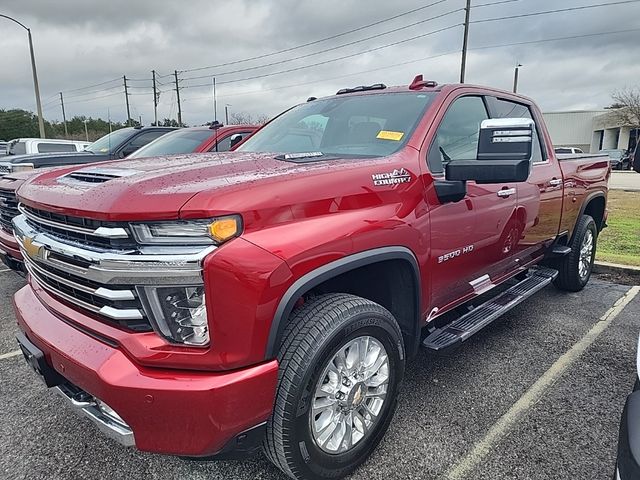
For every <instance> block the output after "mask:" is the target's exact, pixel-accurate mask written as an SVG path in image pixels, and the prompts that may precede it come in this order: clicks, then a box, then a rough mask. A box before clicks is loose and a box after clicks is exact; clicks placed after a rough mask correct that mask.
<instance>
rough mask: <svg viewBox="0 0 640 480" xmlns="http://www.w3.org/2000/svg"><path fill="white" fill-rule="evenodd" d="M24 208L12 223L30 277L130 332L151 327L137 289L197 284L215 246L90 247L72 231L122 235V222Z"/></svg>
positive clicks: (57, 295) (72, 303) (70, 302)
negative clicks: (203, 264) (115, 222)
mask: <svg viewBox="0 0 640 480" xmlns="http://www.w3.org/2000/svg"><path fill="white" fill-rule="evenodd" d="M28 208H29V207H26V206H24V205H19V210H20V212H21V214H20V215H18V216H17V217H16V218H15V219H14V221H13V224H14V231H15V236H16V239H17V240H18V244H19V245H20V250H21V252H22V254H23V257H24V261H25V267H26V269H27V271H28V272H29V274H30V277H31V282H33V284H36V285H38V286H40V287H41V288H42V289H43V290H45V291H47V292H48V293H49V294H50V295H52V296H53V297H54V298H57V299H58V300H59V301H61V302H62V303H66V304H68V305H69V306H70V307H72V308H76V309H79V310H81V311H84V312H87V313H88V314H89V315H90V316H93V317H94V318H96V319H97V320H100V321H103V322H105V323H107V324H112V325H116V326H119V327H123V328H126V329H128V330H131V331H134V332H149V331H153V330H155V331H157V325H156V324H155V323H154V322H153V321H152V319H151V318H150V315H151V314H152V313H149V311H147V310H146V306H145V304H144V303H143V302H142V301H141V299H140V297H139V295H138V289H139V288H142V287H145V286H147V285H152V286H162V285H167V286H176V285H198V284H201V283H202V260H203V259H204V258H205V257H206V256H207V255H208V254H209V253H211V252H212V251H213V250H215V248H216V247H215V246H209V247H206V248H202V247H198V246H193V247H187V246H163V247H162V248H157V247H144V246H141V245H137V244H135V247H134V248H132V249H130V250H129V249H122V248H118V247H110V248H109V247H105V248H94V245H89V244H88V242H84V243H82V241H78V238H79V237H78V235H79V234H82V235H87V236H88V237H89V238H91V239H93V238H95V237H100V235H98V234H96V231H99V230H100V229H103V230H102V231H101V232H98V233H100V234H102V235H105V234H110V235H114V234H127V232H128V230H125V228H126V229H128V227H126V226H123V225H117V226H116V224H108V223H105V222H99V221H95V220H91V219H80V218H75V217H67V216H65V215H60V214H56V213H53V212H42V211H40V210H36V209H33V208H31V209H29V210H27V209H28ZM63 222H65V223H63ZM96 227H97V228H96ZM53 229H55V230H53ZM122 240H124V241H129V237H128V236H127V237H126V238H124V239H122ZM131 242H133V240H131Z"/></svg>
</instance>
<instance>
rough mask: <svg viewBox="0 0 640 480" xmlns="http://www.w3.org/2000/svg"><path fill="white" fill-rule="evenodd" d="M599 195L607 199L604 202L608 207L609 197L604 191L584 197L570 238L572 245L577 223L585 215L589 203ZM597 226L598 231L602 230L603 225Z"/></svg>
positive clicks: (605, 206)
mask: <svg viewBox="0 0 640 480" xmlns="http://www.w3.org/2000/svg"><path fill="white" fill-rule="evenodd" d="M598 197H602V198H604V200H605V204H604V208H605V209H606V208H607V199H606V197H605V195H604V192H600V191H598V192H593V193H591V194H589V195H587V196H586V197H585V199H584V201H583V202H582V205H581V206H580V212H579V213H578V216H577V217H576V223H575V225H574V226H573V230H572V231H571V239H570V240H569V243H568V245H571V242H573V237H574V235H575V234H576V225H577V224H578V222H579V221H580V217H582V215H584V211H585V210H586V209H587V205H589V203H591V201H592V200H594V199H596V198H598ZM596 227H597V228H598V232H600V231H601V230H602V225H596Z"/></svg>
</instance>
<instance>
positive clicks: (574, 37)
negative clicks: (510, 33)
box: [469, 28, 640, 50]
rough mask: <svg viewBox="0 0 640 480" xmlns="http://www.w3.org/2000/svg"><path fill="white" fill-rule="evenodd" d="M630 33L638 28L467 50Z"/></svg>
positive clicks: (484, 48) (638, 30)
mask: <svg viewBox="0 0 640 480" xmlns="http://www.w3.org/2000/svg"><path fill="white" fill-rule="evenodd" d="M630 32H640V28H628V29H626V30H613V31H610V32H599V33H586V34H583V35H571V36H567V37H555V38H545V39H542V40H527V41H523V42H512V43H500V44H496V45H484V46H481V47H473V48H470V49H469V50H486V49H490V48H502V47H513V46H516V45H530V44H533V43H545V42H558V41H561V40H573V39H577V38H587V37H599V36H602V35H614V34H618V33H630Z"/></svg>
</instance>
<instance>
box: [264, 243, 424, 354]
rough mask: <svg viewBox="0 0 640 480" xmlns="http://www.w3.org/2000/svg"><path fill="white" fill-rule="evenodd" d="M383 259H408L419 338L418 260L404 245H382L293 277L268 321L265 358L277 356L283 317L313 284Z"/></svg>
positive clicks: (287, 316) (411, 347) (410, 348)
mask: <svg viewBox="0 0 640 480" xmlns="http://www.w3.org/2000/svg"><path fill="white" fill-rule="evenodd" d="M386 260H403V261H406V262H408V263H409V264H410V265H411V267H412V271H413V275H414V302H415V305H414V308H415V312H416V320H415V331H414V335H415V336H416V337H417V340H416V342H418V341H419V339H420V334H419V333H420V322H419V319H420V292H421V290H420V268H419V267H418V261H417V259H416V257H415V255H414V254H413V252H412V251H411V250H409V249H408V248H406V247H401V246H393V247H382V248H376V249H373V250H366V251H364V252H359V253H355V254H353V255H348V256H346V257H343V258H340V259H338V260H335V261H333V262H330V263H328V264H326V265H323V266H321V267H318V268H316V269H315V270H312V271H310V272H309V273H306V274H305V275H303V276H302V277H300V278H299V279H298V280H296V281H295V282H294V283H293V284H292V285H291V286H290V287H289V288H288V289H287V291H286V292H285V294H284V295H283V296H282V298H281V299H280V303H279V304H278V308H277V309H276V313H275V315H274V317H273V321H272V322H271V328H270V330H269V339H268V342H267V348H266V351H265V359H273V358H276V357H277V356H278V346H279V343H280V339H281V338H282V334H283V333H284V327H285V324H286V320H287V319H288V318H289V316H290V315H291V312H292V311H293V309H294V307H295V304H296V302H297V301H298V299H299V298H300V297H301V296H302V295H304V294H305V293H306V292H308V291H309V290H311V289H312V288H313V287H316V286H318V285H320V284H321V283H323V282H325V281H327V280H330V279H331V278H334V277H337V276H338V275H341V274H343V273H346V272H349V271H351V270H355V269H356V268H360V267H364V266H366V265H371V264H373V263H378V262H383V261H386ZM414 348H417V347H415V346H413V345H406V349H407V351H409V352H410V351H412V349H414Z"/></svg>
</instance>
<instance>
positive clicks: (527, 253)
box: [487, 97, 563, 266]
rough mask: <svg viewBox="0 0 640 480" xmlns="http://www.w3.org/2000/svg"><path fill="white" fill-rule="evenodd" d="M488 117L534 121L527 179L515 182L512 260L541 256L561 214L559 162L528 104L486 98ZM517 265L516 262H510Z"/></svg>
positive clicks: (532, 258)
mask: <svg viewBox="0 0 640 480" xmlns="http://www.w3.org/2000/svg"><path fill="white" fill-rule="evenodd" d="M487 104H488V106H489V111H490V113H491V117H492V118H530V119H533V120H534V121H535V122H536V132H535V135H534V139H533V145H532V168H531V174H530V175H529V179H528V180H527V181H526V182H523V183H518V186H517V189H518V196H517V198H518V213H517V216H516V218H517V224H516V225H515V228H516V230H515V235H516V236H517V247H516V250H517V251H516V254H515V257H514V259H515V261H516V263H517V264H519V265H523V264H526V263H528V262H530V261H532V260H534V259H535V258H536V257H537V256H539V255H542V254H543V253H544V250H545V249H546V247H548V246H549V245H550V244H551V243H552V242H553V241H554V240H555V238H556V237H557V235H558V229H559V228H560V217H561V215H562V192H563V178H562V171H561V170H560V165H559V164H558V161H557V159H556V158H555V155H554V154H553V151H552V148H551V145H550V144H547V142H546V141H545V138H544V133H543V132H544V129H543V127H542V125H543V124H542V123H541V122H542V121H543V120H542V118H541V117H540V116H539V115H538V114H537V112H535V110H534V109H533V108H532V106H530V105H526V104H524V103H518V102H515V101H513V100H510V99H504V98H497V97H487ZM514 266H518V265H514Z"/></svg>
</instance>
